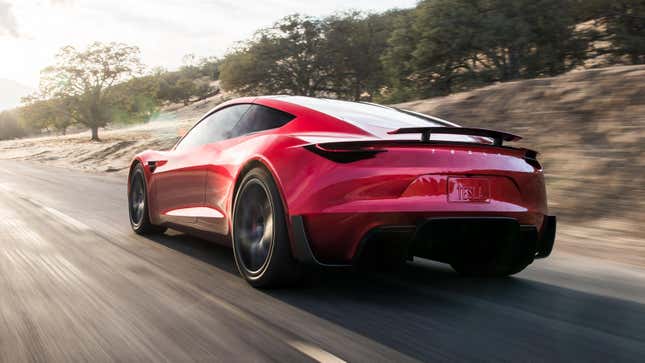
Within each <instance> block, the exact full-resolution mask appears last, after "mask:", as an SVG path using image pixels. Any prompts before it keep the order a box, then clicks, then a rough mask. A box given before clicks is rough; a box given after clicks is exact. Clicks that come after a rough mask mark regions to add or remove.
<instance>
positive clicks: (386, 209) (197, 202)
mask: <svg viewBox="0 0 645 363" xmlns="http://www.w3.org/2000/svg"><path fill="white" fill-rule="evenodd" d="M519 139H520V137H519V136H516V135H513V134H510V133H506V132H500V131H493V130H487V129H478V128H466V127H459V126H458V125H456V124H453V123H451V122H448V121H445V120H442V119H439V118H436V117H432V116H428V115H424V114H420V113H416V112H412V111H408V110H403V109H397V108H393V107H386V106H381V105H377V104H371V103H361V102H346V101H339V100H330V99H320V98H309V97H299V96H267V97H257V98H240V99H236V100H232V101H229V102H227V103H225V104H222V105H220V106H218V107H216V108H215V109H213V110H211V111H210V112H208V113H207V114H206V115H205V116H204V117H203V118H202V119H201V120H200V121H199V122H197V123H196V124H195V126H194V127H193V128H192V129H191V130H190V131H189V132H188V133H186V134H185V135H184V136H183V137H182V138H181V139H180V140H179V141H178V142H177V144H176V145H175V146H174V147H173V148H172V150H170V151H150V150H149V151H144V152H142V153H140V154H138V155H136V157H135V158H134V160H133V162H132V165H131V168H130V173H129V177H128V201H129V215H130V223H131V226H132V228H133V230H134V231H135V232H136V233H139V234H150V233H162V232H164V231H165V229H166V228H168V227H170V228H173V229H177V230H181V231H184V232H185V233H189V234H194V235H197V236H200V237H202V238H207V239H209V240H213V241H217V242H219V243H223V244H226V245H230V246H232V248H233V252H234V253H233V255H234V258H235V262H236V264H237V267H238V269H239V272H240V274H241V275H242V276H243V277H244V278H245V279H246V280H247V281H248V282H249V283H250V284H251V285H253V286H256V287H269V286H278V285H285V284H289V283H293V282H294V281H296V280H297V279H298V278H299V276H300V275H301V273H302V271H303V269H304V268H306V267H307V266H312V265H314V266H355V265H357V264H361V263H362V262H364V261H370V264H372V265H373V264H374V263H376V264H377V265H378V264H383V265H384V266H391V265H392V264H394V265H396V264H400V263H402V262H404V261H405V260H410V259H413V258H414V257H415V256H418V257H422V258H428V259H432V260H436V261H440V262H444V263H448V264H450V265H451V266H452V267H453V268H454V269H455V270H456V271H457V272H458V273H460V274H463V275H475V276H507V275H511V274H515V273H517V272H519V271H521V270H523V269H524V268H525V267H526V266H528V265H529V264H531V263H532V262H533V261H534V259H536V258H544V257H547V256H548V255H549V254H550V253H551V250H552V248H553V244H554V240H555V228H556V219H555V217H554V216H550V215H548V212H547V202H546V191H545V186H544V177H543V172H542V167H541V165H540V163H539V162H538V160H537V158H536V156H537V153H536V152H535V151H532V150H528V149H525V148H518V147H511V146H508V145H507V144H508V143H510V142H513V141H517V140H519Z"/></svg>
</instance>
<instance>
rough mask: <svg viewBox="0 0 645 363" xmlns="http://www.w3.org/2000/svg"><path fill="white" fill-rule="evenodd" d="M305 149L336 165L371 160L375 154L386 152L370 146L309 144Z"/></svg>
mask: <svg viewBox="0 0 645 363" xmlns="http://www.w3.org/2000/svg"><path fill="white" fill-rule="evenodd" d="M305 149H307V150H309V151H311V152H313V153H315V154H318V155H320V156H322V157H323V158H325V159H328V160H331V161H334V162H337V163H351V162H354V161H359V160H365V159H371V158H373V157H374V156H376V154H379V153H382V152H385V151H386V150H383V149H378V148H375V147H372V146H362V147H361V146H347V145H333V144H311V145H307V146H305Z"/></svg>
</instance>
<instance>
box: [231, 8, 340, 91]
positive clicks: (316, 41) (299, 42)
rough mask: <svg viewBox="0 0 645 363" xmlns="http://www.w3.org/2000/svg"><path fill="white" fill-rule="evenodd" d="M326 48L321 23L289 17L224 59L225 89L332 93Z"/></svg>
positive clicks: (297, 16)
mask: <svg viewBox="0 0 645 363" xmlns="http://www.w3.org/2000/svg"><path fill="white" fill-rule="evenodd" d="M324 45H325V37H324V27H323V23H322V21H321V20H319V19H315V18H310V17H304V16H300V15H291V16H288V17H286V18H284V19H282V20H280V21H279V22H277V23H275V24H274V26H273V27H271V28H268V29H263V30H260V31H259V32H258V33H257V34H256V35H255V37H254V39H252V40H251V41H249V42H248V43H246V44H244V45H243V46H241V47H240V48H238V49H237V50H235V51H234V52H232V53H230V54H229V55H227V56H226V57H225V58H224V60H223V61H222V64H221V67H220V80H221V82H222V86H223V87H224V88H226V89H229V90H235V91H237V92H238V93H241V94H259V93H284V94H298V95H305V96H315V95H318V94H320V93H322V92H325V91H329V89H328V84H329V80H330V78H331V76H330V74H331V67H330V62H329V58H328V54H327V53H326V52H325V47H324Z"/></svg>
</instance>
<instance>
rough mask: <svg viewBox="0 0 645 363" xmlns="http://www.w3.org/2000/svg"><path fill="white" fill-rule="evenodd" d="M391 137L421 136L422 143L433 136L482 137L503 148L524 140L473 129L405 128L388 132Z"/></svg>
mask: <svg viewBox="0 0 645 363" xmlns="http://www.w3.org/2000/svg"><path fill="white" fill-rule="evenodd" d="M388 134H390V135H399V134H421V141H422V142H430V136H431V135H432V134H443V135H466V136H481V137H488V138H491V139H493V145H495V146H502V143H503V142H504V141H518V140H521V139H522V138H521V137H520V136H517V135H513V134H509V133H508V132H503V131H495V130H488V129H478V128H471V127H404V128H400V129H396V130H393V131H390V132H388Z"/></svg>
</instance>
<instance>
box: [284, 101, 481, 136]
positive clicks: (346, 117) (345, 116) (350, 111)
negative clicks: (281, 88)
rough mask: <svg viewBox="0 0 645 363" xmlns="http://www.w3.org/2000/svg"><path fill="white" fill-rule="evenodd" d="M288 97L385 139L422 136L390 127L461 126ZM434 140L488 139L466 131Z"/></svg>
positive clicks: (364, 105) (373, 108)
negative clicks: (397, 130) (396, 131)
mask: <svg viewBox="0 0 645 363" xmlns="http://www.w3.org/2000/svg"><path fill="white" fill-rule="evenodd" d="M288 101H292V102H294V103H297V104H299V105H302V106H304V107H307V108H310V109H312V110H316V111H318V112H322V113H325V114H327V115H330V116H332V117H335V118H337V119H340V120H343V121H345V122H347V123H350V124H352V125H354V126H356V127H359V128H361V129H363V130H365V131H367V132H369V133H370V134H373V135H376V136H378V137H380V138H383V139H396V140H401V139H404V140H418V139H420V138H421V135H420V134H418V135H417V134H403V135H390V134H388V132H390V131H393V130H396V129H400V128H404V127H459V125H457V124H453V123H451V122H448V121H445V120H441V119H436V120H435V118H433V117H431V116H428V115H424V114H421V113H418V112H413V111H407V110H397V109H395V108H391V107H386V106H381V105H377V104H371V103H361V102H350V101H340V100H332V99H325V98H312V97H302V96H292V97H290V98H289V99H288ZM431 140H434V141H458V142H474V143H480V142H482V140H485V139H483V138H474V137H471V136H464V135H432V136H431ZM489 141H490V140H488V141H487V142H489Z"/></svg>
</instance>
